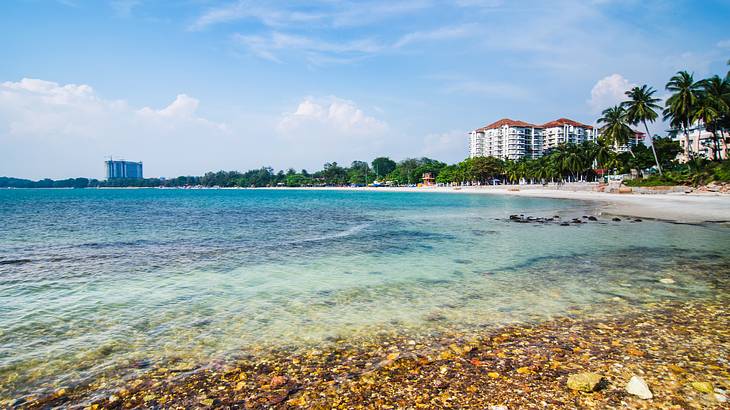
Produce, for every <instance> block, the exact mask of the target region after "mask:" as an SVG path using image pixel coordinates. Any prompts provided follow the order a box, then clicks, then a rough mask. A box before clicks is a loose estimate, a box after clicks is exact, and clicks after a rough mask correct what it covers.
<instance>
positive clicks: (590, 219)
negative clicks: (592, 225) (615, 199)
mask: <svg viewBox="0 0 730 410" xmlns="http://www.w3.org/2000/svg"><path fill="white" fill-rule="evenodd" d="M588 220H589V221H597V220H598V218H596V217H595V216H589V217H588Z"/></svg>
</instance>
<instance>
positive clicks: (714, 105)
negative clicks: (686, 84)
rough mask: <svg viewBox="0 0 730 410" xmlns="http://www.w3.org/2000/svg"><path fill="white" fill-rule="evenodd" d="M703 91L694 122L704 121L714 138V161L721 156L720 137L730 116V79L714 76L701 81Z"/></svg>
mask: <svg viewBox="0 0 730 410" xmlns="http://www.w3.org/2000/svg"><path fill="white" fill-rule="evenodd" d="M700 86H701V87H702V91H701V92H700V96H699V98H698V104H697V105H698V106H697V109H696V111H695V113H694V117H693V118H694V120H696V121H697V120H699V121H702V122H703V123H704V124H705V127H706V128H707V130H708V131H710V132H712V136H713V147H712V153H713V159H715V160H718V159H720V158H721V155H720V136H719V135H718V131H719V132H720V134H722V131H723V130H722V125H723V122H727V121H726V120H727V118H728V116H730V77H725V78H720V76H717V75H715V76H712V77H710V78H708V79H705V80H702V81H700Z"/></svg>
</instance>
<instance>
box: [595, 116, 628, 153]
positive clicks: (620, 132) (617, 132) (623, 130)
mask: <svg viewBox="0 0 730 410" xmlns="http://www.w3.org/2000/svg"><path fill="white" fill-rule="evenodd" d="M601 115H602V117H601V118H599V119H598V123H599V124H603V126H602V127H601V135H603V138H605V139H606V141H607V142H608V143H609V144H611V145H613V146H614V147H620V146H624V145H625V146H627V147H628V148H629V153H631V155H632V156H633V155H634V153H633V151H632V150H631V144H629V140H630V139H631V138H632V137H633V136H634V130H632V129H631V127H629V124H628V119H627V116H626V110H625V109H624V108H623V107H622V106H620V105H615V106H613V107H610V108H606V109H605V110H603V112H602V113H601Z"/></svg>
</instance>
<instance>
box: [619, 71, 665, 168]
mask: <svg viewBox="0 0 730 410" xmlns="http://www.w3.org/2000/svg"><path fill="white" fill-rule="evenodd" d="M655 93H656V90H655V89H653V88H651V87H649V86H647V85H642V86H641V87H634V88H632V89H631V90H629V91H626V95H627V96H628V97H629V100H628V101H624V102H623V103H621V105H622V106H623V107H624V108H625V109H626V120H627V121H628V122H629V123H630V124H632V125H638V124H639V123H643V124H644V129H646V138H648V139H649V142H650V145H651V149H652V153H653V154H654V162H655V163H656V166H657V168H658V169H659V175H661V174H662V167H661V165H659V158H658V157H657V156H656V150H654V142H653V141H652V139H651V133H650V132H649V126H648V125H647V121H648V122H654V121H656V119H657V117H659V114H657V112H656V110H659V109H661V107H660V106H659V104H657V103H658V102H659V101H660V100H659V98H655V97H654V94H655Z"/></svg>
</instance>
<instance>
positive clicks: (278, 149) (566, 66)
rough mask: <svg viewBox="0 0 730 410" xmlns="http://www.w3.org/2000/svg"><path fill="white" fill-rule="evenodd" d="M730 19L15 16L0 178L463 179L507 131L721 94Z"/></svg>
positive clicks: (676, 10)
mask: <svg viewBox="0 0 730 410" xmlns="http://www.w3.org/2000/svg"><path fill="white" fill-rule="evenodd" d="M729 18H730V1H651V0H649V1H639V0H636V1H634V0H623V1H622V0H615V1H613V0H594V1H590V0H586V1H569V0H561V1H506V0H504V1H500V0H456V1H450V2H446V1H436V0H406V1H393V0H390V1H386V0H364V1H346V0H319V1H318V0H314V1H306V2H280V1H277V0H270V1H261V2H256V1H238V0H225V1H212V0H211V1H208V0H183V1H178V2H173V1H152V0H136V1H134V0H115V1H103V0H94V1H92V0H58V1H52V0H16V1H13V0H8V1H4V2H2V4H1V5H0V61H2V64H0V146H1V147H2V149H0V175H9V176H18V177H28V178H40V177H52V178H61V177H75V176H88V177H103V167H102V161H103V160H104V157H105V156H108V155H114V156H115V157H124V158H127V159H132V160H142V161H144V162H145V173H146V175H147V176H175V175H180V174H193V175H195V174H201V173H203V172H205V171H208V170H218V169H238V170H244V169H248V168H253V167H259V166H263V165H270V166H273V167H275V168H277V169H278V168H284V167H289V166H292V167H295V168H297V169H300V168H307V169H310V170H313V169H319V168H320V167H321V165H322V164H323V163H324V162H326V161H338V162H339V163H345V164H348V163H349V162H351V161H352V160H356V159H360V160H370V159H372V158H373V157H374V156H377V155H388V156H391V157H393V158H395V159H402V158H404V157H414V156H424V155H425V156H430V157H435V158H438V159H441V160H444V161H449V162H453V161H458V160H460V159H463V158H464V157H465V156H467V132H468V131H469V130H471V129H473V128H476V127H479V126H482V125H484V124H486V123H489V122H492V121H495V120H497V119H499V118H502V117H510V118H515V119H521V120H525V121H529V122H536V123H541V122H546V121H549V120H552V119H555V118H558V117H569V118H572V119H575V120H578V121H582V122H586V123H589V124H593V123H594V122H595V119H596V118H597V114H598V112H600V110H601V109H602V108H605V107H606V106H608V105H611V104H614V103H616V102H617V101H618V100H619V99H620V97H621V94H622V92H623V91H624V90H625V89H626V88H628V87H629V86H631V85H633V84H644V83H646V84H649V85H652V86H654V87H655V88H657V89H659V90H660V92H659V94H660V95H661V96H663V95H664V91H663V85H664V84H665V83H666V80H667V79H668V78H669V77H670V76H671V75H672V74H673V73H674V72H676V71H677V70H680V69H687V70H689V71H693V72H694V73H695V75H696V76H698V77H703V76H707V75H710V74H715V73H718V74H724V73H725V72H726V71H727V67H726V65H725V62H726V61H727V60H728V59H729V58H730V31H728V30H727V22H728V19H729ZM663 129H664V126H663V125H662V124H657V125H656V126H655V127H654V131H655V132H662V131H663Z"/></svg>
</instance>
